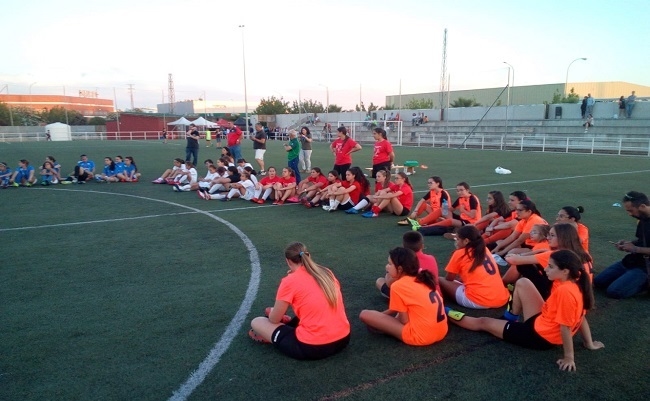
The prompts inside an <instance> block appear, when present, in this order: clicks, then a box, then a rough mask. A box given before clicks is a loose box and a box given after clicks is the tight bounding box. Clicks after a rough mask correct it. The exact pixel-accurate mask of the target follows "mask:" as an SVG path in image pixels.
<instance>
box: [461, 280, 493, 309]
mask: <svg viewBox="0 0 650 401" xmlns="http://www.w3.org/2000/svg"><path fill="white" fill-rule="evenodd" d="M456 303H457V304H458V305H460V306H464V307H466V308H471V309H489V308H488V307H486V306H483V305H479V304H476V303H474V302H472V301H470V300H469V299H468V298H467V295H466V294H465V286H464V285H461V286H459V287H458V288H456Z"/></svg>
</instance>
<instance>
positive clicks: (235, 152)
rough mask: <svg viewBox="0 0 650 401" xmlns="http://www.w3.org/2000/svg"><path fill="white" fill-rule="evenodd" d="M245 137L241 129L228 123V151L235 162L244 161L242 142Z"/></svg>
mask: <svg viewBox="0 0 650 401" xmlns="http://www.w3.org/2000/svg"><path fill="white" fill-rule="evenodd" d="M243 137H244V133H243V132H242V131H241V129H240V128H239V127H238V126H236V125H235V124H233V123H232V122H229V123H228V134H227V138H228V149H230V153H231V154H232V157H233V158H234V159H235V161H237V160H239V159H243V157H242V155H241V140H242V138H243Z"/></svg>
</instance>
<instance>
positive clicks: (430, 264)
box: [375, 231, 440, 298]
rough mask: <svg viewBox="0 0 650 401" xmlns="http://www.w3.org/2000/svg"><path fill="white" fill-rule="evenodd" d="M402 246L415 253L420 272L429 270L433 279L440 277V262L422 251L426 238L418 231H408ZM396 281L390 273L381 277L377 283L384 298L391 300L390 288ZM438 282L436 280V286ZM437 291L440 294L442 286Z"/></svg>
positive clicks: (403, 237) (403, 236)
mask: <svg viewBox="0 0 650 401" xmlns="http://www.w3.org/2000/svg"><path fill="white" fill-rule="evenodd" d="M402 246H403V247H404V248H406V249H410V250H412V251H413V252H415V256H417V258H418V263H419V264H420V270H428V271H429V272H431V275H432V276H433V277H438V262H437V261H436V258H435V257H434V256H433V255H428V254H426V253H424V252H423V251H422V249H424V237H423V236H422V234H420V233H419V232H417V231H407V232H405V233H404V235H402ZM394 282H395V279H394V278H393V277H392V276H391V275H390V274H388V273H386V275H385V276H384V277H379V278H378V279H377V280H376V281H375V285H376V286H377V289H378V290H379V292H381V294H382V295H383V296H385V297H386V298H390V286H391V285H393V283H394ZM437 283H438V281H437V280H436V284H437ZM436 291H438V292H440V285H436Z"/></svg>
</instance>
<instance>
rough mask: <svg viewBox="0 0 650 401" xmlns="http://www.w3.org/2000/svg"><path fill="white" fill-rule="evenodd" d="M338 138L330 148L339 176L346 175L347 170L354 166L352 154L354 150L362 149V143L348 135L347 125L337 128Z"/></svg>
mask: <svg viewBox="0 0 650 401" xmlns="http://www.w3.org/2000/svg"><path fill="white" fill-rule="evenodd" d="M336 131H337V135H338V139H336V140H335V141H334V142H332V145H331V146H330V149H331V150H332V153H333V154H334V168H333V170H336V171H337V172H338V173H339V177H345V172H346V171H348V170H349V169H350V166H352V156H350V155H351V154H352V153H354V152H358V151H360V150H361V145H359V144H358V143H356V142H355V141H354V139H352V138H350V136H349V135H348V130H347V128H345V127H339V128H337V129H336Z"/></svg>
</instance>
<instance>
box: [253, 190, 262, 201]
mask: <svg viewBox="0 0 650 401" xmlns="http://www.w3.org/2000/svg"><path fill="white" fill-rule="evenodd" d="M261 194H262V188H259V189H256V190H255V194H254V195H253V198H257V199H259V198H260V195H261Z"/></svg>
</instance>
